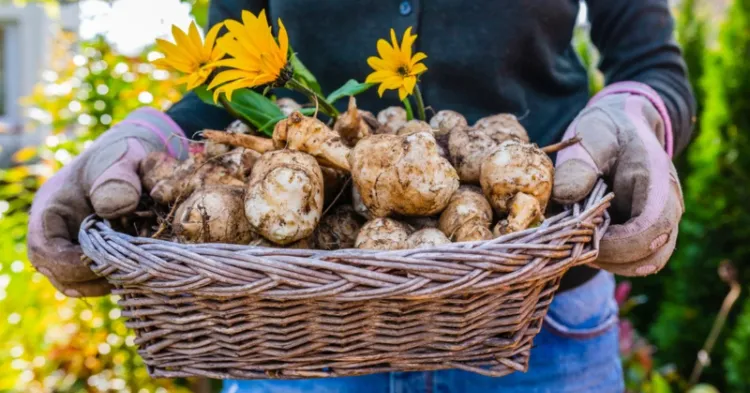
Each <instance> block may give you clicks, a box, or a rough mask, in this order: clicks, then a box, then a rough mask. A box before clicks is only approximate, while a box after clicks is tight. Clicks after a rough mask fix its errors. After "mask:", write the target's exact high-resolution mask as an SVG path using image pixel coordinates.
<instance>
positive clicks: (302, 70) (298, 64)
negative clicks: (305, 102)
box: [291, 53, 323, 95]
mask: <svg viewBox="0 0 750 393" xmlns="http://www.w3.org/2000/svg"><path fill="white" fill-rule="evenodd" d="M291 62H292V69H293V70H294V78H295V79H297V80H298V81H300V82H302V84H304V85H305V87H307V88H308V89H310V90H312V91H314V92H316V93H318V94H320V95H323V91H322V90H321V89H320V83H318V80H317V79H316V78H315V75H313V73H312V72H310V70H309V69H308V68H307V67H305V64H303V63H302V60H300V59H299V56H297V54H296V53H292V55H291Z"/></svg>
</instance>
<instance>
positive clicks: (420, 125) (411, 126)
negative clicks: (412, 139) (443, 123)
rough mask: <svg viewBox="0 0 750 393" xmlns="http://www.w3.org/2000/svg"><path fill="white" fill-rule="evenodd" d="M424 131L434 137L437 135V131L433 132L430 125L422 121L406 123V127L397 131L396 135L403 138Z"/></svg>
mask: <svg viewBox="0 0 750 393" xmlns="http://www.w3.org/2000/svg"><path fill="white" fill-rule="evenodd" d="M422 131H426V132H429V133H430V134H432V135H433V136H434V135H435V130H433V129H432V127H430V125H429V124H427V123H425V122H423V121H421V120H409V121H407V122H406V123H404V125H402V126H401V128H399V129H398V130H397V131H396V135H401V136H404V135H411V134H415V133H417V132H422Z"/></svg>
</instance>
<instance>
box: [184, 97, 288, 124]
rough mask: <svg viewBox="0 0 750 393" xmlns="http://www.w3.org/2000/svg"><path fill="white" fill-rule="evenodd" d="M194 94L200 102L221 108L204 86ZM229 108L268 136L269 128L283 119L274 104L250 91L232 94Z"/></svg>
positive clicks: (279, 110)
mask: <svg viewBox="0 0 750 393" xmlns="http://www.w3.org/2000/svg"><path fill="white" fill-rule="evenodd" d="M194 92H195V94H196V95H197V96H198V97H199V98H200V99H201V101H203V102H205V103H208V104H210V105H214V106H218V107H223V106H222V105H221V104H217V103H215V102H214V99H213V93H211V92H210V91H208V89H206V87H205V86H201V87H198V88H196V89H194ZM229 106H230V107H231V109H232V110H233V111H235V112H236V113H238V114H239V115H240V116H242V120H245V121H247V122H249V123H250V124H252V125H253V126H254V127H255V128H257V129H258V130H260V131H262V132H265V133H266V134H269V135H270V133H269V132H268V130H269V127H271V125H275V124H276V123H277V122H278V121H279V120H280V119H283V118H284V117H285V116H284V114H283V113H282V112H281V109H279V107H278V106H277V105H276V103H275V102H273V101H271V99H269V98H268V97H265V96H264V95H262V94H260V93H258V92H256V91H253V90H250V89H240V90H236V91H235V92H234V93H233V94H232V101H231V102H230V103H229ZM277 119H278V120H277Z"/></svg>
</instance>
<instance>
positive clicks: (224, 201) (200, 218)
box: [172, 186, 253, 244]
mask: <svg viewBox="0 0 750 393" xmlns="http://www.w3.org/2000/svg"><path fill="white" fill-rule="evenodd" d="M244 194H245V190H244V188H243V187H236V186H212V187H206V188H203V189H200V190H197V191H195V192H194V193H193V194H192V195H190V197H188V198H187V199H186V200H185V201H184V202H182V203H181V204H180V206H179V207H178V208H177V211H176V213H175V216H174V220H173V222H172V229H173V230H174V234H175V235H176V236H177V237H178V238H179V239H181V240H183V241H185V242H187V243H233V244H247V243H248V242H249V241H250V240H252V239H253V233H252V232H251V230H250V224H249V223H248V221H247V218H246V217H245V214H244V211H243V204H244Z"/></svg>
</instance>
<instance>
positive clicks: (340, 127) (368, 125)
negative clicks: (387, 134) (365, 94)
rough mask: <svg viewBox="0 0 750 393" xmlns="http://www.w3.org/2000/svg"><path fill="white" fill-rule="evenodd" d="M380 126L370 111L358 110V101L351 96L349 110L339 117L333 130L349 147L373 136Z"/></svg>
mask: <svg viewBox="0 0 750 393" xmlns="http://www.w3.org/2000/svg"><path fill="white" fill-rule="evenodd" d="M378 126H379V124H378V120H377V119H376V118H375V116H373V114H372V113H370V112H368V111H363V110H359V109H357V101H356V99H355V98H354V96H351V97H349V108H348V109H347V111H346V112H344V113H342V114H341V115H340V116H339V117H338V119H337V120H336V123H335V124H334V125H333V130H334V131H336V132H337V133H338V134H339V135H340V136H341V138H342V139H343V140H344V143H346V145H347V146H354V145H356V144H357V142H359V140H360V139H362V138H365V137H367V136H370V135H372V134H373V132H374V131H375V129H377V128H378Z"/></svg>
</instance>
